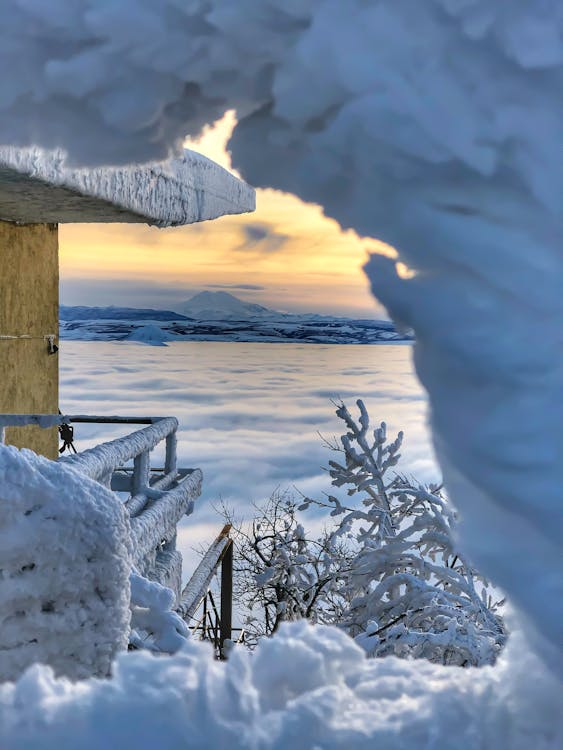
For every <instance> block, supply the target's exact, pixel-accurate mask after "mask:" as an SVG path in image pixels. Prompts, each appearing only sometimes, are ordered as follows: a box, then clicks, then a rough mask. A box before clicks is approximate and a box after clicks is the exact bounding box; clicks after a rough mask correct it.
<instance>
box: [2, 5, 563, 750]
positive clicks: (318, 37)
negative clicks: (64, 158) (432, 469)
mask: <svg viewBox="0 0 563 750" xmlns="http://www.w3.org/2000/svg"><path fill="white" fill-rule="evenodd" d="M5 6H6V7H5V8H3V33H4V35H5V38H6V43H5V44H3V45H2V48H1V51H0V62H1V64H2V68H3V69H6V70H11V71H13V75H11V76H9V77H5V79H4V80H3V81H2V93H3V96H2V99H1V101H2V105H1V111H2V117H0V123H1V125H0V141H3V142H5V143H14V144H17V145H21V146H26V145H29V144H30V143H32V142H34V140H35V139H36V138H37V137H39V134H40V137H41V139H42V141H43V142H42V145H43V146H45V147H48V148H55V147H58V146H60V145H61V144H64V145H65V148H66V149H67V150H68V152H69V154H70V156H71V158H72V159H74V160H75V161H76V162H79V163H80V162H82V163H90V164H96V163H107V162H108V161H114V162H115V163H123V162H124V161H131V160H132V159H133V158H134V159H135V160H142V159H146V160H151V159H160V158H165V157H166V156H168V154H169V152H170V151H171V150H174V149H175V148H177V147H178V145H179V142H180V139H181V137H182V136H183V135H184V134H185V132H188V131H189V132H190V133H196V132H198V130H199V129H200V128H201V126H202V124H203V123H205V122H209V121H211V120H214V119H216V118H217V117H218V116H220V115H221V114H222V113H223V112H224V111H225V110H226V109H228V108H236V109H237V113H238V117H239V124H238V126H237V128H236V129H235V132H234V135H233V138H232V140H231V144H230V145H231V148H232V151H233V159H234V164H235V166H236V167H237V168H238V169H240V171H241V173H242V174H243V176H244V177H245V178H246V179H249V180H250V181H251V182H252V183H253V184H255V185H265V186H268V187H274V188H278V189H281V190H286V191H289V192H293V193H296V194H297V195H299V196H300V197H301V198H303V199H305V200H307V201H311V202H315V203H319V204H321V205H322V206H323V207H324V209H325V211H326V213H327V214H329V215H331V216H333V217H334V218H336V219H337V220H338V221H339V222H340V223H341V224H342V226H344V227H354V228H355V229H356V230H357V231H358V232H359V233H360V234H365V235H369V236H375V237H378V238H380V239H383V240H385V241H386V242H389V243H390V244H392V245H394V246H396V247H397V248H398V249H399V252H400V259H401V260H402V261H403V262H404V263H406V265H407V266H408V267H410V269H411V273H410V274H405V273H404V272H402V273H401V274H399V273H398V272H397V268H396V266H395V263H394V262H393V261H391V260H389V259H384V258H381V257H374V258H373V259H372V261H371V262H370V264H369V266H368V274H369V275H370V278H371V281H372V285H373V288H374V291H375V292H376V294H377V295H378V296H379V297H380V299H382V301H383V302H384V303H385V304H386V305H387V306H388V308H389V310H390V311H391V313H392V314H393V316H394V317H395V318H397V319H399V320H401V321H403V322H405V323H407V324H409V325H411V326H412V327H413V328H414V329H415V331H416V334H417V345H416V351H415V358H416V363H417V369H418V373H419V375H420V377H421V379H422V381H423V383H424V385H425V386H426V388H427V389H428V392H429V395H430V400H431V407H432V424H433V429H434V435H435V440H436V445H437V449H438V452H439V455H440V459H441V462H442V465H443V468H444V471H445V476H446V481H447V483H448V485H449V488H450V491H451V494H452V496H453V499H454V500H455V502H456V503H457V505H458V507H459V509H460V511H461V516H462V528H461V534H462V538H461V541H462V544H464V545H465V548H466V550H467V551H468V553H469V554H470V557H471V558H472V559H473V561H474V562H475V564H476V565H477V566H478V567H479V568H480V569H481V570H482V572H483V573H486V574H488V575H490V576H491V578H492V579H493V580H494V581H495V582H496V583H498V584H499V585H501V586H502V588H503V589H504V590H505V591H506V593H507V594H508V596H509V598H510V599H511V600H512V601H513V602H514V603H515V604H516V605H517V606H518V608H519V612H518V621H519V624H520V626H523V627H525V636H523V637H522V636H517V635H516V634H513V636H512V637H511V639H510V640H509V646H508V649H507V651H506V653H505V654H504V656H503V657H501V660H500V663H499V664H497V666H495V667H494V668H491V669H489V668H485V669H483V670H480V671H478V672H476V671H472V670H471V671H458V670H453V669H444V668H438V667H432V666H430V665H428V666H423V665H420V664H419V663H416V664H411V663H408V662H406V663H405V662H397V661H395V660H393V659H386V660H383V661H373V662H364V661H362V660H361V659H360V657H356V656H354V654H355V653H356V652H355V651H354V650H353V649H354V648H355V646H353V644H351V643H350V642H349V641H344V640H341V639H342V638H344V636H342V635H339V634H338V633H334V632H332V631H331V632H330V634H327V635H326V638H325V633H326V631H325V630H324V629H316V630H311V631H308V632H311V633H313V635H312V636H311V639H312V641H313V643H314V645H309V644H311V640H308V639H307V636H306V634H305V632H304V630H305V629H306V626H300V625H296V626H294V627H293V628H289V629H287V630H285V633H281V634H280V635H279V636H278V637H277V638H274V639H273V640H272V641H269V642H265V643H264V644H262V645H261V646H260V651H259V653H258V654H257V655H256V656H255V657H248V656H243V655H241V656H240V657H237V658H236V659H234V658H233V659H232V660H231V661H230V662H229V663H228V664H227V665H221V664H213V663H212V662H211V661H210V660H209V658H208V657H207V656H205V657H204V656H203V655H201V656H200V654H203V653H204V652H203V651H202V650H201V647H199V646H197V645H196V644H193V645H190V646H189V649H191V651H189V652H188V654H189V655H184V654H182V655H181V656H177V657H175V659H172V660H162V661H157V662H154V663H153V662H148V661H146V659H147V657H139V658H137V657H134V660H133V661H132V662H128V661H127V658H129V657H124V658H123V659H122V660H121V661H120V662H119V666H118V668H117V670H116V676H115V679H114V680H113V681H112V682H110V683H109V684H107V685H105V686H102V684H101V683H98V682H88V683H85V684H83V685H81V686H80V688H71V687H70V686H68V685H66V684H63V683H57V682H53V680H52V678H51V677H50V676H49V674H48V673H47V672H46V671H45V670H44V669H43V670H42V669H40V668H33V672H32V673H30V674H28V675H27V676H26V677H25V678H24V679H22V680H21V681H20V683H19V684H18V686H17V688H12V687H5V688H4V689H3V690H4V701H5V706H7V708H6V720H5V721H3V722H2V725H3V727H5V728H4V730H3V731H4V732H5V733H7V732H10V731H12V732H13V733H12V734H11V735H7V740H9V741H7V742H6V743H5V744H7V746H8V747H10V748H12V747H18V744H17V743H19V747H24V746H25V747H26V748H32V747H34V746H35V747H40V746H41V747H45V746H46V745H45V742H46V741H49V742H50V741H51V740H52V741H53V746H57V747H64V743H65V742H67V747H72V746H80V747H86V748H87V747H88V745H87V743H88V742H90V743H91V745H90V747H101V746H107V745H108V744H110V743H109V742H106V743H105V745H104V742H103V741H100V735H99V734H97V730H98V728H99V731H100V732H102V731H104V730H103V728H102V726H101V725H102V724H103V727H105V730H106V731H107V732H108V733H111V732H113V733H114V737H115V736H117V737H121V738H124V737H125V732H127V740H129V737H130V734H129V733H130V732H131V731H138V732H139V734H138V735H137V738H136V739H137V744H139V745H141V746H142V744H141V739H142V738H144V739H145V740H146V741H148V740H149V739H151V738H152V745H153V746H154V745H156V744H159V742H160V744H161V746H163V747H166V744H164V743H163V741H162V737H163V733H164V732H165V731H169V732H170V733H172V734H173V737H172V739H171V740H170V741H168V746H169V747H177V746H178V745H181V744H182V743H183V744H184V745H187V746H189V745H188V742H191V745H192V746H193V747H201V748H204V747H205V748H207V747H220V746H221V744H229V745H230V746H232V747H287V746H288V745H292V746H293V747H295V748H298V747H303V748H305V747H307V748H312V747H314V746H317V747H323V750H324V749H325V748H329V749H330V748H336V747H344V746H346V747H347V748H349V747H351V746H354V747H362V743H364V746H365V747H368V746H369V747H373V746H374V745H377V741H379V744H380V745H381V746H383V747H389V748H394V747H397V748H408V749H409V750H411V748H417V749H418V748H432V747H434V748H440V749H441V748H460V750H461V748H464V750H465V748H472V747H475V748H483V747H485V748H491V749H492V748H495V750H496V749H497V748H507V749H508V748H511V749H514V748H526V750H527V748H530V747H533V748H542V747H543V748H548V747H550V748H556V747H560V746H561V745H562V744H563V737H562V734H561V716H562V715H563V710H562V707H561V705H560V698H559V696H560V694H561V691H560V683H559V684H558V683H557V682H556V678H555V677H554V676H553V675H555V674H559V675H561V674H562V673H563V657H562V655H561V646H560V644H561V642H562V640H563V639H562V637H561V622H563V617H562V612H561V606H562V602H563V596H562V593H563V592H562V581H561V575H560V559H561V558H560V553H561V539H563V535H562V533H561V532H562V530H563V515H562V513H561V487H562V486H563V476H562V472H563V435H562V432H561V424H562V423H563V399H561V383H562V382H563V357H562V351H563V346H562V344H563V342H562V338H561V320H562V315H563V309H562V307H563V301H562V300H563V296H562V295H561V289H562V288H563V262H562V257H561V238H562V237H563V217H562V214H561V206H562V205H563V202H562V196H563V170H561V164H560V162H561V159H560V158H559V155H560V154H561V153H563V128H562V127H561V122H562V121H563V99H562V98H561V96H560V92H561V89H562V85H563V44H562V43H561V39H562V37H563V4H561V2H559V0H512V2H505V0H425V2H420V0H400V1H398V0H380V1H378V2H376V1H375V0H372V1H370V0H367V1H366V0H350V1H349V2H347V3H342V2H341V0H289V2H288V0H285V2H283V3H282V2H281V0H265V1H264V0H240V2H237V3H236V4H233V3H232V2H231V0H207V1H206V2H203V0H202V1H201V2H198V0H194V2H191V3H184V2H182V3H179V2H177V0H164V1H163V0H158V1H157V0H143V1H142V2H141V0H128V2H124V3H120V4H119V5H116V4H114V3H110V2H103V3H99V2H98V1H97V0H79V2H75V1H74V0H72V2H71V0H59V2H57V3H56V4H55V5H53V4H48V5H47V4H43V3H37V2H26V3H25V4H23V3H22V2H21V1H20V0H8V2H7V3H5ZM54 38H56V44H54V43H53V39H54ZM30 49H31V50H33V54H28V53H29V51H30ZM54 50H56V51H54ZM116 70H119V71H120V74H119V75H115V74H114V73H115V71H116ZM186 84H187V85H186ZM141 121H142V122H144V123H146V128H145V129H142V130H140V129H139V127H138V124H139V122H141ZM132 155H134V156H132ZM406 276H410V278H407V277H406ZM491 321H494V325H491ZM538 330H541V331H542V335H541V336H540V335H538V333H537V332H538ZM299 628H301V630H300V629H299ZM292 633H294V634H295V635H294V636H292V635H291V634H292ZM530 638H532V640H533V643H534V645H535V647H536V648H537V649H538V650H539V653H540V654H541V655H542V656H543V664H542V662H540V661H539V660H538V659H537V657H535V656H533V655H532V654H531V653H530V652H529V651H528V650H527V649H528V645H527V644H526V640H527V639H530ZM190 654H191V655H190ZM193 654H195V655H196V656H193ZM182 659H196V664H197V666H196V667H195V668H190V670H189V677H186V674H187V672H186V669H185V668H182V669H181V670H179V671H180V674H181V675H182V676H181V677H180V676H178V678H177V679H178V680H179V681H180V680H181V681H182V682H181V684H182V685H183V687H182V688H181V689H178V686H177V683H176V681H175V680H174V679H173V675H177V674H178V671H177V670H176V667H175V666H174V665H176V664H180V663H182V664H185V662H182V661H181V660H182ZM149 664H150V666H148V665H149ZM260 665H263V668H261V666H260ZM304 665H306V668H304ZM315 665H318V669H315V668H314V667H315ZM335 665H336V667H335ZM544 665H547V668H548V669H549V670H551V671H550V672H548V671H547V670H546V667H545V666H544ZM145 667H146V668H145ZM167 670H168V671H167ZM305 678H308V681H307V682H304V681H303V680H304V679H305ZM143 680H145V681H146V682H145V686H144V687H143V688H141V687H140V684H142V682H143ZM172 684H174V688H172V687H170V686H171V685H172ZM241 684H242V685H244V686H245V687H246V689H244V690H239V687H238V686H239V685H241ZM129 685H132V686H133V689H131V690H130V691H128V690H127V689H126V687H127V686H129ZM155 685H158V689H154V686H155ZM124 686H126V687H124ZM253 686H254V688H255V689H254V690H253ZM165 690H166V691H167V692H166V693H165V692H164V691H165ZM182 690H183V691H185V692H182ZM300 690H301V691H302V692H300V693H299V691H300ZM14 691H20V692H19V693H17V692H14ZM179 695H186V696H189V698H186V699H185V700H184V699H181V698H180V697H179ZM269 695H270V696H271V697H268V696H269ZM16 696H19V697H16ZM117 696H126V697H124V699H123V701H118V700H117ZM219 698H220V699H221V701H223V703H218V699H219ZM150 700H152V701H155V702H156V701H161V702H162V703H159V704H158V706H159V707H160V706H161V705H165V704H168V707H169V712H168V713H167V718H166V722H165V721H163V720H160V712H159V710H158V709H156V710H155V712H154V713H153V714H152V715H151V714H150V712H148V711H147V710H146V706H147V701H150ZM268 701H270V702H268ZM218 705H222V706H224V708H223V709H222V710H221V711H219V709H218V708H217V706H218ZM46 706H48V707H49V711H48V715H47V712H46V710H45V707H46ZM275 709H278V710H275ZM120 711H122V712H123V713H119V712H120ZM123 716H126V717H127V718H128V719H129V720H128V721H123ZM172 716H173V720H172V718H171V717H172ZM98 717H100V718H98ZM241 717H242V719H241ZM97 718H98V720H97V721H96V719H97ZM41 721H43V722H44V724H43V726H41ZM72 722H74V724H73V723H72ZM46 727H48V728H49V729H48V732H47V731H46ZM73 727H74V738H73V739H69V734H68V732H69V730H70V731H72V729H71V728H73ZM84 727H87V728H88V729H90V730H91V732H90V737H88V730H85V729H84ZM233 727H236V729H234V730H233ZM142 728H144V731H143V733H142V734H141V731H142ZM120 732H121V733H122V734H121V735H119V733H120ZM151 732H152V734H151ZM77 737H80V742H79V743H76V744H75V745H73V744H68V743H72V742H76V738H77ZM110 737H111V734H110ZM24 739H25V741H26V742H27V745H25V744H24ZM55 742H56V743H57V744H56V745H55ZM33 743H35V745H33ZM96 743H97V744H96ZM276 743H277V744H276ZM300 743H301V744H300ZM147 746H148V745H147Z"/></svg>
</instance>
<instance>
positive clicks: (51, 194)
mask: <svg viewBox="0 0 563 750" xmlns="http://www.w3.org/2000/svg"><path fill="white" fill-rule="evenodd" d="M254 209H255V192H254V189H253V188H251V187H250V185H247V184H246V183H245V182H243V181H242V180H239V179H238V178H237V177H234V176H233V175H232V174H230V173H229V172H227V171H226V170H225V169H223V168H222V167H220V166H219V165H218V164H216V163H215V162H213V161H211V160H210V159H207V158H206V157H204V156H202V155H201V154H197V153H195V152H194V151H188V150H185V151H184V155H183V157H180V158H177V159H171V160H170V161H168V162H163V163H158V164H147V165H133V166H128V167H108V168H97V169H72V168H69V167H68V166H67V165H66V164H65V159H64V153H63V152H60V151H43V150H40V149H36V148H29V149H17V148H12V147H3V148H0V220H2V221H11V222H17V223H20V224H35V223H43V222H45V223H52V224H60V223H70V222H85V223H93V222H94V223H104V222H106V223H107V222H125V223H146V224H153V225H156V226H161V227H167V226H179V225H182V224H193V223H195V222H198V221H206V220H207V219H216V218H217V217H219V216H223V215H225V214H241V213H247V212H249V211H254Z"/></svg>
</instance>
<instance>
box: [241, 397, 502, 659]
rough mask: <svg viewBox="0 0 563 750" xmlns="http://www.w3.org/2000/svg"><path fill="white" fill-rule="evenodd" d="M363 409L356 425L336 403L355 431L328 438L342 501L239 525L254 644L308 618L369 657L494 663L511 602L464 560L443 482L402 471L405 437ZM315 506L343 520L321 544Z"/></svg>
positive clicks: (292, 507) (271, 504) (288, 508)
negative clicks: (503, 610)
mask: <svg viewBox="0 0 563 750" xmlns="http://www.w3.org/2000/svg"><path fill="white" fill-rule="evenodd" d="M357 406H358V409H359V417H358V419H357V420H356V419H355V418H354V417H353V416H352V415H351V413H350V412H349V410H348V409H347V407H346V406H345V405H344V404H343V403H341V404H338V405H337V409H336V414H337V415H338V417H339V418H340V419H342V420H343V422H344V424H345V427H346V432H345V433H344V434H343V435H342V436H341V437H340V439H339V440H335V441H333V442H327V445H328V446H329V447H330V448H331V449H332V450H334V451H337V452H339V453H340V454H341V455H342V458H341V459H339V460H332V461H329V466H328V471H329V474H330V477H331V479H332V485H333V486H334V487H335V488H337V489H339V490H340V493H338V494H340V497H337V494H336V493H335V494H332V495H327V497H326V499H325V500H323V501H319V500H313V499H310V498H304V500H303V502H302V503H301V504H299V505H298V506H297V505H296V503H295V501H294V500H293V499H291V498H290V497H287V496H285V495H281V496H280V495H274V496H273V497H272V498H271V499H270V501H268V502H267V503H266V504H265V505H264V506H262V507H259V513H258V516H257V517H256V518H255V519H254V521H253V522H252V524H251V525H250V526H249V527H247V528H246V529H245V528H244V527H240V526H239V527H238V533H237V537H238V556H239V570H238V574H237V582H236V587H237V592H238V595H239V600H240V601H241V603H244V604H245V605H246V606H247V607H248V608H249V609H251V615H250V617H251V620H250V627H251V630H252V633H253V637H254V639H257V638H259V637H260V636H261V635H269V634H270V633H272V632H274V631H275V629H276V628H277V626H278V624H279V622H280V621H281V620H285V619H298V618H301V617H306V618H309V619H311V620H315V621H320V622H332V623H335V624H338V625H339V626H340V627H342V628H344V629H345V630H346V631H347V632H348V633H349V634H350V635H351V636H353V637H354V638H355V639H356V641H357V642H358V643H360V644H361V645H362V646H363V648H364V649H365V650H366V651H367V653H368V654H369V655H371V656H386V655H388V654H396V655H398V656H405V657H422V658H426V659H429V660H430V661H433V662H438V663H443V664H455V665H460V666H469V665H475V666H479V665H483V664H488V663H492V662H494V660H495V658H496V655H497V654H498V652H499V651H500V649H501V647H502V645H503V643H504V641H505V639H506V632H505V628H504V625H503V622H502V619H501V617H500V615H499V608H500V606H501V605H502V600H499V599H498V598H497V596H496V594H495V592H494V590H493V588H492V587H491V586H490V584H489V582H488V581H487V580H486V579H485V578H483V576H481V575H480V574H479V573H478V572H477V571H476V570H474V569H473V568H472V566H471V565H470V564H469V562H468V561H467V560H466V559H465V557H464V556H463V555H462V554H461V553H460V551H459V549H458V547H457V544H456V541H455V523H456V514H455V511H454V510H453V509H452V507H451V506H450V505H449V503H448V501H447V499H446V498H445V497H444V495H443V492H442V490H441V488H440V487H439V486H433V485H430V486H423V485H421V484H419V483H417V482H415V481H414V480H412V479H411V478H409V477H407V476H405V475H403V474H401V473H399V472H398V471H397V464H398V462H399V460H400V452H399V451H400V449H401V445H402V440H403V434H402V433H399V434H398V436H397V438H396V439H395V440H392V441H390V440H388V438H387V429H386V425H385V423H384V422H382V423H381V424H380V426H379V427H377V428H376V429H374V430H372V429H370V423H369V416H368V413H367V410H366V408H365V406H364V404H363V402H362V401H360V400H359V401H358V402H357ZM344 492H345V493H346V495H347V496H348V497H349V498H350V502H349V503H348V504H346V503H344V501H343V499H342V495H343V493H344ZM311 504H314V505H315V506H317V507H320V508H323V509H325V510H327V511H330V517H331V518H334V519H335V520H334V521H333V525H332V527H331V528H329V529H328V530H326V531H325V532H324V534H323V535H321V536H320V537H319V538H316V539H312V538H311V537H309V536H308V535H307V534H306V533H305V531H304V529H303V526H302V525H301V523H300V520H299V517H298V511H304V510H306V509H307V508H308V507H309V506H310V505H311ZM336 519H337V520H336Z"/></svg>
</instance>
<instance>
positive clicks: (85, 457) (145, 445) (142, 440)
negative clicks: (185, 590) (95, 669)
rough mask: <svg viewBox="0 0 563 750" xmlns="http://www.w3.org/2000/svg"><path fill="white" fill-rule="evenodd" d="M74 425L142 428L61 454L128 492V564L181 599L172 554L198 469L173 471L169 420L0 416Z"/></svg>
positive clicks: (1, 424) (10, 422)
mask: <svg viewBox="0 0 563 750" xmlns="http://www.w3.org/2000/svg"><path fill="white" fill-rule="evenodd" d="M76 423H90V424H123V425H132V424H140V425H146V426H144V427H142V429H140V430H136V431H135V432H132V433H131V434H129V435H126V436H124V437H120V438H117V439H116V440H111V441H109V442H106V443H101V444H99V445H96V446H94V447H93V448H89V449H87V450H85V451H83V452H80V453H73V454H70V455H65V456H61V458H59V459H58V462H59V463H64V464H66V465H68V466H71V467H72V468H73V469H75V470H76V471H78V472H80V473H81V474H84V475H85V476H88V477H89V478H91V479H94V480H95V481H97V482H99V483H100V484H103V485H104V486H106V487H108V488H110V489H112V490H114V491H116V492H120V493H127V497H126V498H125V499H124V501H123V502H124V505H125V507H126V509H127V510H128V512H129V516H130V519H131V537H132V539H131V541H132V548H133V563H134V565H135V567H136V568H137V571H138V572H139V574H140V575H142V576H144V577H146V578H149V579H150V580H153V581H157V582H158V583H161V584H162V585H165V586H168V587H169V588H171V589H172V590H173V591H174V594H175V596H176V601H177V602H178V603H179V601H180V592H181V580H182V557H181V555H180V553H179V552H178V551H177V550H176V527H177V524H178V522H179V521H180V519H181V518H182V517H183V516H184V515H190V513H191V512H192V510H193V507H194V502H195V499H196V498H197V497H198V496H199V494H200V492H201V483H202V479H203V477H202V473H201V471H200V470H199V469H178V467H177V462H176V431H177V429H178V420H177V419H175V418H174V417H139V418H137V417H119V416H90V415H81V414H78V415H45V414H2V415H0V437H2V436H3V433H4V428H5V427H15V426H18V427H22V426H26V425H37V426H39V427H43V428H47V427H54V426H59V427H60V426H61V425H69V424H76ZM163 441H165V446H166V453H165V459H164V466H163V467H161V468H156V469H155V468H154V467H151V452H152V451H153V450H154V448H156V446H157V445H159V444H160V443H162V442H163Z"/></svg>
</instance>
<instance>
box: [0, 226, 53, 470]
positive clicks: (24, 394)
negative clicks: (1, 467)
mask: <svg viewBox="0 0 563 750" xmlns="http://www.w3.org/2000/svg"><path fill="white" fill-rule="evenodd" d="M58 315H59V266H58V229H57V225H56V224H25V225H18V224H13V223H10V222H2V221H0V334H1V335H12V336H21V335H30V336H34V337H36V338H33V339H31V340H25V339H17V340H14V341H5V340H0V412H1V413H22V414H28V413H37V414H56V413H57V410H58V403H59V362H58V359H59V357H58V354H55V355H49V354H48V344H47V342H46V341H44V340H43V338H42V337H43V336H45V335H47V334H52V333H54V334H56V335H57V336H58ZM57 343H58V339H57ZM6 437H7V442H8V443H11V444H12V445H17V446H18V447H26V448H31V449H32V450H34V451H36V452H37V453H42V454H43V455H46V456H48V457H49V458H55V457H56V456H57V444H58V439H57V431H56V429H48V430H42V429H40V428H38V427H24V428H17V429H16V428H14V429H9V430H7V435H6Z"/></svg>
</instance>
